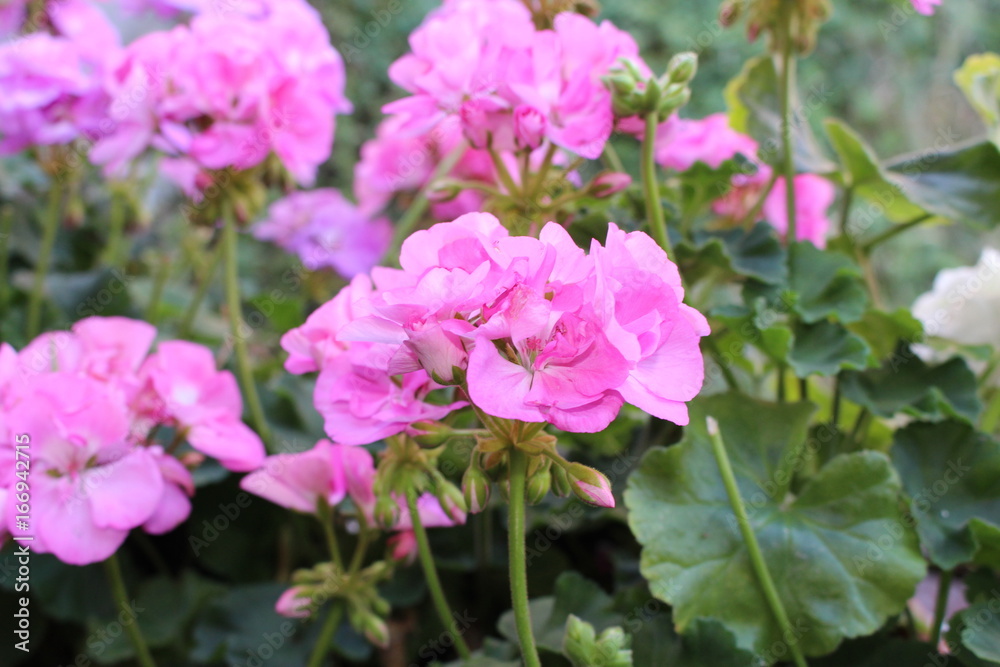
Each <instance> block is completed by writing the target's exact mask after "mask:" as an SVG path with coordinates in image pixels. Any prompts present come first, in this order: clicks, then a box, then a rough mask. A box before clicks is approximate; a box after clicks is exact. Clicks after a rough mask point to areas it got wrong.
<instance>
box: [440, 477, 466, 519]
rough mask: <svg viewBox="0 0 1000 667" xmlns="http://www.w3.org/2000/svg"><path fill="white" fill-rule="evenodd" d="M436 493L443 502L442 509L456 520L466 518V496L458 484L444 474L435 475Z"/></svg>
mask: <svg viewBox="0 0 1000 667" xmlns="http://www.w3.org/2000/svg"><path fill="white" fill-rule="evenodd" d="M434 495H435V496H436V497H437V499H438V502H439V503H441V509H443V510H444V511H445V514H447V515H448V516H450V517H451V518H452V520H454V521H462V520H463V519H464V518H465V512H466V505H465V496H464V495H463V494H462V492H461V491H460V490H459V488H458V487H457V486H455V485H454V484H452V483H451V482H449V481H448V480H446V479H445V478H444V476H442V475H437V476H435V480H434Z"/></svg>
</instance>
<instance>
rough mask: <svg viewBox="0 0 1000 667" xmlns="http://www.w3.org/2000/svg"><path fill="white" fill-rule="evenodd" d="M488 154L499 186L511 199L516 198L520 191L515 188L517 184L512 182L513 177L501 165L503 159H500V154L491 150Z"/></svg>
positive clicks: (505, 166) (503, 165)
mask: <svg viewBox="0 0 1000 667" xmlns="http://www.w3.org/2000/svg"><path fill="white" fill-rule="evenodd" d="M489 154H490V160H492V161H493V168H494V169H496V172H497V176H498V177H499V179H500V183H501V185H503V186H504V187H505V188H507V194H509V195H510V196H511V197H517V196H518V194H519V193H520V192H521V189H520V188H518V187H517V183H515V182H514V177H513V176H511V175H510V171H508V170H507V165H505V164H504V163H503V159H501V157H500V154H499V153H497V152H496V151H495V150H493V149H492V148H490V149H489ZM521 185H522V186H523V185H525V184H524V183H522V184H521Z"/></svg>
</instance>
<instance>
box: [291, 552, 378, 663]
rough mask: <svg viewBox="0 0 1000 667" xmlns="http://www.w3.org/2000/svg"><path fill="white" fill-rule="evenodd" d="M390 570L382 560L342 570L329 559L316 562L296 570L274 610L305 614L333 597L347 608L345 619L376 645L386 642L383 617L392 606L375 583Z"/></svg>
mask: <svg viewBox="0 0 1000 667" xmlns="http://www.w3.org/2000/svg"><path fill="white" fill-rule="evenodd" d="M391 574H392V567H391V566H390V565H389V564H388V563H386V562H385V561H378V562H375V563H372V564H371V565H369V566H368V567H366V568H364V569H360V570H358V571H356V572H353V573H345V572H343V571H341V570H340V569H338V568H337V566H336V565H334V564H333V563H320V564H319V565H316V566H315V567H313V568H311V569H303V570H297V571H296V572H295V574H294V575H292V584H293V585H292V587H291V588H289V589H288V590H287V591H285V593H284V594H283V595H282V596H281V598H280V599H279V600H278V604H277V610H278V612H279V613H281V614H283V615H285V616H291V617H295V618H308V617H309V616H312V615H313V614H315V613H316V612H317V611H318V610H319V608H320V607H322V606H323V605H324V604H325V603H327V602H329V601H333V600H337V601H339V602H341V603H343V604H344V605H345V606H346V609H347V619H348V621H349V622H350V623H351V625H352V626H353V627H354V629H355V630H357V631H358V632H360V633H362V634H363V635H364V636H365V637H366V638H367V639H368V641H370V642H372V643H373V644H375V645H377V646H382V647H385V646H388V644H389V627H388V625H387V623H386V618H388V616H389V612H390V611H391V610H392V607H391V605H390V604H389V602H388V601H387V600H385V599H384V598H382V597H381V596H380V595H379V594H378V585H379V584H380V583H382V582H383V581H385V580H387V579H388V578H389V577H390V575H391Z"/></svg>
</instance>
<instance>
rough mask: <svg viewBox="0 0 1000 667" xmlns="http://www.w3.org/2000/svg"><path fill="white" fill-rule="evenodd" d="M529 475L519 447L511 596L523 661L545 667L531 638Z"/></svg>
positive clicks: (511, 517) (513, 457)
mask: <svg viewBox="0 0 1000 667" xmlns="http://www.w3.org/2000/svg"><path fill="white" fill-rule="evenodd" d="M527 473H528V455H527V454H525V453H524V452H522V451H521V450H520V449H517V448H516V447H513V448H511V450H510V510H509V513H508V535H507V542H508V546H509V559H510V596H511V606H512V607H513V608H514V623H515V625H516V626H517V638H518V639H519V640H520V643H521V659H522V660H524V664H525V666H526V667H541V664H542V663H541V660H540V659H539V657H538V649H537V648H535V637H534V636H533V635H532V634H531V612H530V611H529V608H528V570H527V565H526V564H525V545H524V531H525V521H524V487H525V483H526V478H527Z"/></svg>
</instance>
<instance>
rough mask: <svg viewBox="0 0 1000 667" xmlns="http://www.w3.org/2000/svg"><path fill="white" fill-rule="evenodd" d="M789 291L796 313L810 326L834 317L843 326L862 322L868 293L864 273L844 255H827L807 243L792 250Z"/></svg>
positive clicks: (798, 244) (790, 252)
mask: <svg viewBox="0 0 1000 667" xmlns="http://www.w3.org/2000/svg"><path fill="white" fill-rule="evenodd" d="M789 268H790V278H789V287H790V288H791V291H792V292H793V294H791V295H788V298H789V299H790V300H792V302H793V304H794V308H795V311H796V312H797V313H798V314H799V315H801V316H802V320H803V321H804V322H806V323H807V324H811V323H813V322H818V321H820V320H825V319H826V318H828V317H835V318H836V319H838V320H839V321H841V322H845V323H847V322H854V321H857V320H859V319H861V316H862V315H863V314H864V312H865V307H866V306H867V305H868V293H867V291H865V287H864V284H863V283H862V280H861V269H860V268H859V267H858V266H857V264H855V263H854V262H852V261H851V260H850V259H849V258H848V257H846V256H845V255H841V254H838V253H835V252H825V251H823V250H820V249H819V248H817V247H816V246H814V245H813V244H811V243H808V242H798V243H795V244H793V245H792V247H791V248H790V250H789Z"/></svg>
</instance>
